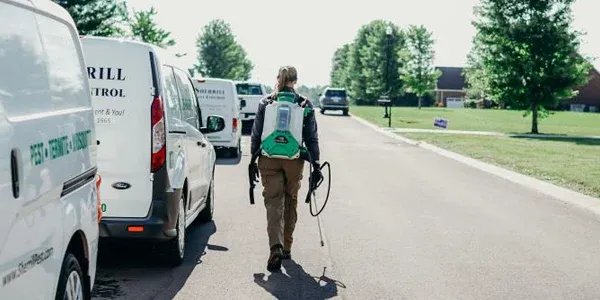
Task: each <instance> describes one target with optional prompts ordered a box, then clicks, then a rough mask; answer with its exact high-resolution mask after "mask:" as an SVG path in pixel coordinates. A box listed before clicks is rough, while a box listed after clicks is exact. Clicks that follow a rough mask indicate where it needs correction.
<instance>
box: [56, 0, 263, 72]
mask: <svg viewBox="0 0 600 300" xmlns="http://www.w3.org/2000/svg"><path fill="white" fill-rule="evenodd" d="M53 1H54V2H56V3H58V4H59V5H61V6H62V7H63V8H65V9H66V10H67V11H68V12H69V14H70V15H71V17H72V18H73V20H74V21H75V25H76V26H77V29H78V31H79V34H81V35H92V36H104V37H126V38H133V39H137V40H140V41H143V42H146V43H151V44H154V45H156V46H159V47H162V48H168V47H171V46H174V45H176V41H175V40H174V39H173V38H172V37H171V32H169V31H167V30H165V29H163V28H160V27H159V26H158V24H157V22H156V15H157V13H158V12H157V11H156V9H155V8H154V7H150V8H149V9H147V10H141V11H135V10H132V9H129V8H128V7H127V4H126V2H125V1H124V0H53ZM196 46H197V53H196V55H197V60H198V62H197V64H195V65H193V66H191V68H190V69H189V71H190V73H191V74H192V75H193V74H195V73H199V74H202V75H203V76H206V77H214V78H225V79H231V80H248V79H250V77H251V73H252V70H253V69H254V65H253V63H252V62H251V61H250V60H249V59H248V57H247V53H246V50H245V49H244V48H243V47H242V46H241V45H240V44H239V43H237V41H236V39H235V35H234V34H233V32H232V30H231V27H230V25H229V24H228V23H227V22H225V21H223V20H221V19H215V20H212V21H211V22H209V23H208V24H207V25H206V26H204V27H203V28H202V29H201V31H200V32H199V34H198V37H197V39H196ZM183 55H185V54H183V53H178V54H177V56H183Z"/></svg>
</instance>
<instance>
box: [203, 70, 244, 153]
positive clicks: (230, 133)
mask: <svg viewBox="0 0 600 300" xmlns="http://www.w3.org/2000/svg"><path fill="white" fill-rule="evenodd" d="M194 82H195V85H196V92H197V94H198V101H199V102H200V108H201V109H202V111H204V112H206V113H208V114H214V115H219V116H222V117H223V118H224V119H225V130H223V131H221V132H218V133H211V134H208V135H207V137H208V140H209V141H210V142H211V143H212V144H213V146H214V147H215V149H217V150H225V152H226V153H227V154H229V155H228V156H230V157H234V158H237V157H240V156H241V154H242V147H241V141H242V130H241V124H240V109H241V104H240V100H239V99H238V95H237V91H236V88H235V83H234V82H233V81H232V80H228V79H220V78H194Z"/></svg>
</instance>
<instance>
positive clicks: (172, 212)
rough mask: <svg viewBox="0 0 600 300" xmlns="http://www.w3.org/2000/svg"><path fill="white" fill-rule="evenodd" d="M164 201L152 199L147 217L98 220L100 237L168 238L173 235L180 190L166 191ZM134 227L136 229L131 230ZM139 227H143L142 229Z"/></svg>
mask: <svg viewBox="0 0 600 300" xmlns="http://www.w3.org/2000/svg"><path fill="white" fill-rule="evenodd" d="M168 195H169V196H168V198H169V199H167V200H166V201H152V205H151V206H150V214H149V217H147V218H144V219H139V218H109V217H103V218H102V221H101V222H100V237H101V238H117V239H149V240H169V239H172V238H174V237H175V235H176V230H175V223H176V222H177V212H178V210H179V201H178V200H179V198H180V197H181V190H179V191H176V192H173V193H168ZM131 227H136V228H137V229H138V230H132V229H131ZM139 228H143V230H142V231H140V230H139Z"/></svg>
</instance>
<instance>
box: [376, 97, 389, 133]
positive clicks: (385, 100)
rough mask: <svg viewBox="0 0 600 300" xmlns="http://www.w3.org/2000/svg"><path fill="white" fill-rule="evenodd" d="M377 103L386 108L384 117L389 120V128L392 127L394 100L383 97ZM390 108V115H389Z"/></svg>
mask: <svg viewBox="0 0 600 300" xmlns="http://www.w3.org/2000/svg"><path fill="white" fill-rule="evenodd" d="M377 103H378V104H379V105H381V106H383V107H385V114H384V115H383V118H384V119H388V127H392V100H391V99H389V98H388V96H381V98H379V100H377ZM388 107H389V113H388Z"/></svg>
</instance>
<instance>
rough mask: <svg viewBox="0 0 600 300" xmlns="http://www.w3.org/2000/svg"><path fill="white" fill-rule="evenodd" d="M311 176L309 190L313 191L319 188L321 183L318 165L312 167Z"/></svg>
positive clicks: (321, 174)
mask: <svg viewBox="0 0 600 300" xmlns="http://www.w3.org/2000/svg"><path fill="white" fill-rule="evenodd" d="M311 175H312V176H311V180H310V188H311V190H313V191H314V190H315V189H317V188H318V187H319V185H321V182H322V181H323V173H322V172H321V166H319V164H314V165H313V171H312V174H311Z"/></svg>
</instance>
